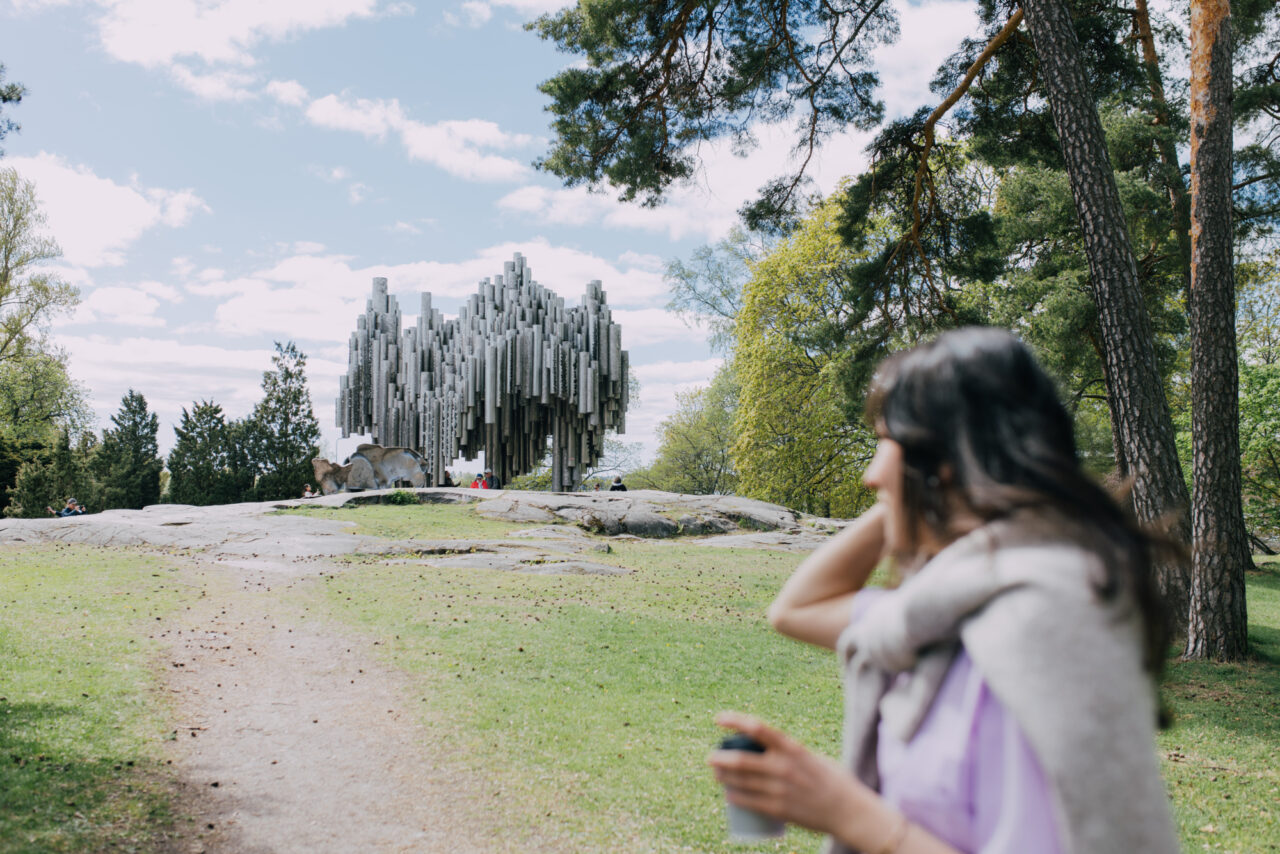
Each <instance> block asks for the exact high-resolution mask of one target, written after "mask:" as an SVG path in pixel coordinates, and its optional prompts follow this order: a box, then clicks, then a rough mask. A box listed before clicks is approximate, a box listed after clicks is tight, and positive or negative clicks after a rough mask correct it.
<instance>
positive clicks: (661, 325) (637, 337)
mask: <svg viewBox="0 0 1280 854" xmlns="http://www.w3.org/2000/svg"><path fill="white" fill-rule="evenodd" d="M613 319H614V320H615V321H617V322H618V323H619V324H621V325H622V346H624V347H647V346H649V345H651V344H667V343H674V342H678V341H685V340H687V339H688V338H689V336H690V334H691V333H690V328H689V325H688V324H687V323H685V322H684V320H682V319H681V318H680V317H679V316H678V315H676V314H674V313H673V312H670V311H666V310H665V309H661V308H640V309H627V308H619V309H614V311H613ZM693 334H697V335H700V334H701V333H693Z"/></svg>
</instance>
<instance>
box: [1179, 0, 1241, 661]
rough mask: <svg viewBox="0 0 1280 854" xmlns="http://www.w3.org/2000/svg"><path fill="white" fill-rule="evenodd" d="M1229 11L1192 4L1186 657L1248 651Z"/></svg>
mask: <svg viewBox="0 0 1280 854" xmlns="http://www.w3.org/2000/svg"><path fill="white" fill-rule="evenodd" d="M1231 59H1232V49H1231V7H1230V4H1229V2H1228V0H1191V292H1190V303H1191V434H1192V452H1193V458H1192V459H1193V462H1192V474H1193V486H1192V492H1191V496H1192V500H1191V507H1192V511H1191V516H1192V531H1193V534H1194V539H1193V540H1192V546H1191V566H1192V569H1191V607H1190V613H1189V618H1188V624H1187V646H1186V651H1185V655H1186V657H1187V658H1213V659H1219V660H1228V661H1238V660H1240V659H1242V658H1244V656H1245V653H1246V651H1247V646H1248V629H1247V626H1248V624H1247V620H1246V611H1245V591H1244V577H1245V575H1244V573H1245V569H1246V568H1249V567H1251V566H1252V565H1253V559H1252V557H1251V555H1250V553H1249V539H1248V534H1247V533H1246V531H1245V526H1244V513H1243V510H1242V509H1241V506H1240V428H1239V418H1240V411H1239V391H1238V383H1239V378H1238V376H1237V362H1236V331H1235V278H1234V275H1233V267H1232V227H1231V182H1232V172H1231V163H1232V160H1231V146H1232V128H1231V89H1232V78H1231Z"/></svg>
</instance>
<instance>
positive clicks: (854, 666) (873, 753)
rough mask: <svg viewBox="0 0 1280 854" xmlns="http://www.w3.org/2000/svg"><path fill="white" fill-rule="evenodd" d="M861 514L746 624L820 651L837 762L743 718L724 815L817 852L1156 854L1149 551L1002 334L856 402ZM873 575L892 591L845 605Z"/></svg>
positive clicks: (962, 336) (956, 350)
mask: <svg viewBox="0 0 1280 854" xmlns="http://www.w3.org/2000/svg"><path fill="white" fill-rule="evenodd" d="M867 411H868V416H869V418H870V419H871V420H872V422H873V423H874V424H875V426H876V431H877V433H878V434H879V437H880V441H879V445H878V447H877V450H876V454H875V457H874V458H873V460H872V462H871V465H870V466H869V468H868V469H867V471H866V473H865V475H864V482H865V483H866V485H867V486H869V487H871V488H874V489H875V490H876V493H877V496H878V502H877V504H876V506H875V507H874V508H873V509H872V510H870V511H869V512H867V513H866V514H865V515H863V516H862V517H861V518H859V519H858V520H857V521H856V522H854V523H853V524H851V525H850V526H849V527H848V528H846V529H845V530H844V531H842V532H841V533H840V534H839V535H837V536H835V537H833V538H832V539H831V541H830V542H828V543H827V544H825V545H824V546H823V547H822V548H820V549H818V550H817V551H815V552H814V553H813V554H812V555H811V556H810V557H809V558H808V559H806V560H805V562H804V563H802V564H801V566H800V567H799V568H798V569H797V570H796V572H795V574H794V575H793V576H792V577H791V579H790V580H788V582H787V583H786V585H785V586H784V587H783V589H782V591H781V592H780V593H779V595H778V597H777V600H776V601H775V602H774V603H773V605H772V607H771V608H770V612H769V618H770V621H771V622H772V623H773V625H774V626H775V627H776V628H777V629H778V630H779V631H781V632H783V633H784V634H787V635H790V636H792V637H794V638H797V639H799V640H803V641H807V642H809V643H813V644H817V645H819V646H824V647H827V648H831V649H835V650H836V651H837V653H838V656H839V659H840V661H841V663H842V666H843V669H844V680H845V721H844V762H843V764H838V763H836V762H834V761H831V760H829V759H826V758H825V757H820V756H818V755H816V754H813V753H811V752H809V751H808V750H807V749H806V748H804V747H803V746H801V745H800V744H798V743H796V742H795V741H793V740H792V739H790V738H789V737H787V736H786V735H784V734H783V733H781V732H779V731H777V730H775V729H773V728H771V727H768V726H766V725H765V724H763V723H762V722H760V721H758V720H755V719H754V718H751V717H749V716H746V715H741V714H737V713H724V714H722V715H720V716H719V717H718V718H717V722H718V723H720V724H721V725H723V726H725V727H728V728H731V729H735V730H739V731H742V732H745V733H746V734H748V735H750V736H753V737H754V738H756V739H757V740H758V741H760V742H761V743H763V744H764V746H765V748H766V750H765V752H764V753H762V754H753V753H747V752H743V751H719V752H717V753H715V754H713V755H712V757H711V760H710V761H711V765H712V766H713V767H714V769H715V773H716V777H717V779H718V780H720V782H721V783H723V784H724V785H725V786H726V787H727V789H728V792H727V795H728V797H729V799H730V801H732V802H733V803H736V804H738V805H740V806H743V807H746V808H748V809H753V810H756V811H757V812H762V813H766V814H769V815H773V816H775V817H778V818H781V819H783V820H786V821H790V822H794V823H797V824H800V825H803V826H805V827H809V828H812V829H814V830H818V831H821V832H824V833H827V834H829V836H830V837H831V839H830V843H829V845H828V850H829V851H832V852H847V851H864V852H869V854H914V852H956V851H961V852H984V854H1041V852H1043V853H1044V854H1056V853H1057V852H1063V854H1110V853H1111V852H1115V854H1122V853H1123V854H1131V852H1159V854H1164V852H1170V854H1172V852H1176V851H1177V850H1178V848H1177V842H1176V839H1175V835H1174V828H1173V822H1172V819H1171V817H1170V813H1169V807H1168V801H1167V797H1166V794H1165V790H1164V785H1163V783H1162V781H1161V779H1160V773H1159V765H1158V763H1157V760H1156V754H1155V750H1154V745H1153V737H1154V732H1155V726H1156V720H1157V703H1156V690H1155V678H1156V676H1157V674H1158V671H1159V670H1160V667H1161V665H1162V662H1163V659H1164V653H1165V647H1166V640H1165V637H1164V635H1163V630H1164V621H1163V619H1162V617H1161V615H1160V614H1159V609H1158V604H1157V597H1156V591H1155V584H1154V576H1153V573H1154V570H1153V563H1152V561H1153V557H1152V552H1153V548H1154V543H1153V541H1152V540H1151V539H1150V538H1149V537H1148V535H1146V534H1145V533H1143V532H1142V531H1141V530H1140V529H1139V528H1137V527H1136V525H1135V524H1134V523H1133V522H1132V521H1131V520H1130V519H1129V517H1128V516H1127V515H1126V513H1125V512H1124V511H1122V510H1121V509H1120V507H1119V506H1118V505H1117V504H1116V502H1115V501H1114V500H1113V499H1112V498H1111V497H1110V496H1109V495H1108V494H1107V493H1106V492H1105V491H1104V490H1102V489H1101V488H1100V487H1099V486H1097V485H1096V484H1095V483H1094V482H1093V481H1092V480H1091V479H1090V478H1089V477H1088V476H1087V475H1086V474H1085V473H1084V472H1083V471H1082V470H1081V468H1080V463H1079V459H1078V457H1077V453H1076V447H1075V438H1074V435H1073V430H1072V424H1071V418H1070V416H1069V415H1068V414H1067V412H1066V410H1065V409H1064V408H1063V406H1062V404H1061V402H1060V401H1059V400H1058V397H1057V393H1056V391H1055V389H1054V386H1053V383H1052V381H1051V380H1050V379H1049V378H1048V376H1047V375H1046V374H1045V373H1044V371H1043V370H1042V369H1041V368H1040V366H1039V365H1037V364H1036V362H1035V359H1034V358H1033V357H1032V355H1031V353H1030V351H1029V350H1028V349H1027V348H1026V347H1025V346H1024V345H1023V344H1022V343H1021V342H1019V341H1018V340H1017V339H1016V338H1014V337H1013V336H1012V335H1010V334H1009V333H1008V332H1004V331H1001V330H996V329H986V328H972V329H962V330H957V331H954V332H949V333H945V334H943V335H941V336H939V337H938V338H937V339H935V340H934V341H932V342H931V343H928V344H925V345H922V346H920V347H917V348H915V349H913V350H910V351H907V352H905V353H902V354H898V355H897V356H895V357H893V358H891V359H889V360H887V361H886V363H885V364H884V365H882V366H881V369H880V371H879V373H878V374H877V377H876V380H875V381H874V383H873V388H872V391H871V394H870V396H869V399H868V410H867ZM885 556H892V557H893V558H895V560H896V562H897V564H898V567H899V569H900V571H901V572H902V574H903V575H904V576H905V580H904V581H903V583H902V585H901V586H900V587H898V588H897V589H896V590H892V591H885V590H862V587H863V585H864V584H865V583H866V580H867V578H868V576H869V575H870V574H871V572H872V570H873V569H874V568H875V567H876V565H877V564H878V563H879V562H880V561H881V559H882V558H883V557H885Z"/></svg>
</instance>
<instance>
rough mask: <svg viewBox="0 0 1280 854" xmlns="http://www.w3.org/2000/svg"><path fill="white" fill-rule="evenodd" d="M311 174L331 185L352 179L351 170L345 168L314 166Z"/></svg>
mask: <svg viewBox="0 0 1280 854" xmlns="http://www.w3.org/2000/svg"><path fill="white" fill-rule="evenodd" d="M311 172H312V173H313V174H314V175H317V176H319V177H320V178H322V179H323V180H325V181H328V182H329V183H331V184H332V183H336V182H338V181H345V180H347V179H348V178H350V177H351V170H350V169H348V168H347V167H345V166H332V167H325V166H312V167H311Z"/></svg>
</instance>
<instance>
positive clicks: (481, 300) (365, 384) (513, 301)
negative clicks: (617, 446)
mask: <svg viewBox="0 0 1280 854" xmlns="http://www.w3.org/2000/svg"><path fill="white" fill-rule="evenodd" d="M347 364H348V367H347V374H346V376H344V377H340V378H339V390H338V401H337V404H338V405H337V421H338V423H337V426H338V427H340V428H341V429H342V435H343V437H344V438H345V437H347V436H350V435H351V434H352V433H370V434H372V436H373V441H374V443H375V444H379V445H389V446H402V447H407V448H412V449H413V450H415V451H417V452H419V453H420V454H421V455H422V457H423V464H424V467H425V468H426V472H427V478H428V483H429V484H430V485H432V486H439V485H440V483H441V480H442V478H443V476H444V470H445V467H446V466H447V465H449V463H451V462H452V461H453V460H454V459H456V458H457V457H459V456H462V457H465V458H467V459H469V460H470V459H475V457H476V455H477V454H478V453H479V452H480V451H484V455H485V463H486V465H487V466H488V467H489V468H490V469H492V470H493V473H494V474H495V475H496V476H497V477H498V479H499V481H500V482H501V483H502V484H506V483H508V482H510V480H511V478H513V477H516V476H518V475H521V474H525V473H527V472H529V471H531V470H532V469H533V468H534V466H536V465H538V463H540V462H541V461H542V460H543V458H544V456H545V454H546V449H547V440H548V438H550V440H551V488H552V489H553V490H555V491H557V492H560V491H564V490H567V489H572V488H574V487H575V486H577V485H578V484H579V483H581V482H582V480H583V479H584V477H585V475H586V472H587V471H588V470H589V469H590V467H592V466H594V465H595V464H596V463H597V462H598V461H599V460H600V457H601V455H602V454H603V453H604V436H605V431H606V430H610V429H617V430H618V432H623V431H624V430H625V417H626V411H627V376H628V370H627V352H626V351H625V350H623V349H622V327H620V326H618V324H616V323H614V322H613V319H612V316H611V313H610V311H609V307H608V305H607V304H606V302H605V293H604V291H603V290H602V289H601V283H600V282H599V281H592V282H588V283H587V292H586V294H584V295H583V297H582V304H581V305H578V306H572V307H568V308H566V307H565V302H564V299H563V298H562V297H559V296H557V295H556V294H555V293H553V292H552V291H551V290H549V289H548V288H545V287H543V286H542V285H539V284H537V283H536V282H534V281H533V276H532V271H531V269H530V267H529V266H528V265H527V264H526V263H525V259H524V256H522V255H521V254H520V253H518V252H517V253H516V254H515V257H514V258H513V260H511V261H508V262H506V263H504V264H503V272H502V275H499V276H494V277H493V279H484V280H483V281H481V282H480V284H479V286H478V288H477V290H476V293H474V294H472V295H471V296H470V297H469V298H468V299H467V301H466V303H465V304H464V305H463V306H462V308H461V309H460V310H459V312H458V316H457V318H455V319H453V320H445V319H444V317H443V315H441V313H440V312H439V311H438V310H436V309H433V308H432V307H431V294H429V293H424V294H422V310H421V312H420V313H419V314H418V322H417V325H416V326H413V327H410V328H409V329H405V330H401V328H400V307H399V305H398V303H397V301H396V298H395V297H394V296H391V295H390V294H388V293H387V280H386V279H383V278H375V279H374V280H373V295H372V297H370V299H369V301H368V303H367V305H366V308H365V313H364V314H363V315H362V316H360V317H357V318H356V331H355V332H353V333H352V334H351V341H350V352H349V354H348V361H347Z"/></svg>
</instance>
